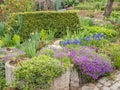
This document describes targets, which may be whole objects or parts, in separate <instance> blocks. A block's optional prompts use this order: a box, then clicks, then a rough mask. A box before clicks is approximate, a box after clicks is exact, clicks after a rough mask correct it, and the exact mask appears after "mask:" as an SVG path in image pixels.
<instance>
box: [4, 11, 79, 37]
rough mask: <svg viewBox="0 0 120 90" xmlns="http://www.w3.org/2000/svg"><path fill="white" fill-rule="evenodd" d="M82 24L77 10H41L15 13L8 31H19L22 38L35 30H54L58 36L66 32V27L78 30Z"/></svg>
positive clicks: (9, 21)
mask: <svg viewBox="0 0 120 90" xmlns="http://www.w3.org/2000/svg"><path fill="white" fill-rule="evenodd" d="M79 26H80V24H79V17H78V15H77V11H65V12H57V11H41V12H24V13H13V14H11V15H10V16H9V18H8V23H7V24H6V31H7V32H9V31H10V32H12V33H18V34H19V35H20V37H22V38H24V39H25V38H28V37H29V34H30V33H32V32H35V31H38V32H39V31H40V30H41V29H45V30H49V29H50V30H54V31H55V34H56V37H60V35H63V34H65V32H66V29H67V28H68V27H69V30H76V29H77V28H78V27H79Z"/></svg>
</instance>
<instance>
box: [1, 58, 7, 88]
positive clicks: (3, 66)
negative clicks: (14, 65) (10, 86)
mask: <svg viewBox="0 0 120 90" xmlns="http://www.w3.org/2000/svg"><path fill="white" fill-rule="evenodd" d="M5 86H6V80H5V62H4V61H1V60H0V90H3V88H4V87H5Z"/></svg>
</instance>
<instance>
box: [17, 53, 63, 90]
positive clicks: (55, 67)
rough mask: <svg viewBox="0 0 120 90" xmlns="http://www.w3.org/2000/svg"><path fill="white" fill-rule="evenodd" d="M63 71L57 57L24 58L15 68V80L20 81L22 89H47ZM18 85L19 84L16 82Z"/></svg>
mask: <svg viewBox="0 0 120 90" xmlns="http://www.w3.org/2000/svg"><path fill="white" fill-rule="evenodd" d="M64 71H65V68H64V67H63V66H62V65H61V64H60V61H59V60H57V59H53V58H50V57H48V56H45V55H41V56H39V57H34V58H32V60H26V61H24V62H23V63H21V65H20V67H19V68H17V69H16V70H15V78H16V81H18V83H19V81H22V83H23V86H22V85H21V89H22V90H34V89H36V88H40V89H42V90H48V89H49V87H50V85H51V82H52V81H53V80H54V79H55V78H56V77H58V76H60V75H61V74H62V73H63V72H64ZM18 85H19V84H18Z"/></svg>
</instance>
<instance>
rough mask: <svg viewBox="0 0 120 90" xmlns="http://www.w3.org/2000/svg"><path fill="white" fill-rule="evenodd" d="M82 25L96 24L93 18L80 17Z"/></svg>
mask: <svg viewBox="0 0 120 90" xmlns="http://www.w3.org/2000/svg"><path fill="white" fill-rule="evenodd" d="M80 25H81V26H93V25H94V22H93V20H92V19H91V18H84V17H80Z"/></svg>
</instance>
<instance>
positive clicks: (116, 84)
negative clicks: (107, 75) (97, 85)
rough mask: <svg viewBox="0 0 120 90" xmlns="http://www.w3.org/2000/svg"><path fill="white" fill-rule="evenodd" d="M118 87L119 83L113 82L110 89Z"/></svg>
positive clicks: (113, 89) (115, 89)
mask: <svg viewBox="0 0 120 90" xmlns="http://www.w3.org/2000/svg"><path fill="white" fill-rule="evenodd" d="M118 87H119V83H115V84H113V85H112V86H111V87H110V89H112V90H118Z"/></svg>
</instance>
